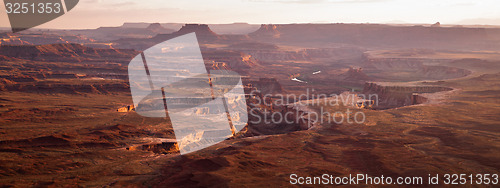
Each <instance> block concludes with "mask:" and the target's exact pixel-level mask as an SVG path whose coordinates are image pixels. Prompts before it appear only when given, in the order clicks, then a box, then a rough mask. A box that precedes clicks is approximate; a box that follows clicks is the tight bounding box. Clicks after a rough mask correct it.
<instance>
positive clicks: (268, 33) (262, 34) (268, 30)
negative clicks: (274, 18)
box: [248, 24, 281, 39]
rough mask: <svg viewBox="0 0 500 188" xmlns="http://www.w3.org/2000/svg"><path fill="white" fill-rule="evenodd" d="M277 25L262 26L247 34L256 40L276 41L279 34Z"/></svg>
mask: <svg viewBox="0 0 500 188" xmlns="http://www.w3.org/2000/svg"><path fill="white" fill-rule="evenodd" d="M278 27H279V26H278V25H274V24H269V25H266V24H262V25H261V26H260V28H259V29H258V30H257V31H255V32H253V33H250V34H248V35H249V36H251V37H258V38H267V39H276V38H280V35H281V33H280V32H279V31H278Z"/></svg>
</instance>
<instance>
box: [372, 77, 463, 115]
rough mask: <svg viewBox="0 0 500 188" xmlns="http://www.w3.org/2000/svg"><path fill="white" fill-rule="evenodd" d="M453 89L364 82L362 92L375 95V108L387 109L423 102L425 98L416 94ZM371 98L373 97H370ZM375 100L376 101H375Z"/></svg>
mask: <svg viewBox="0 0 500 188" xmlns="http://www.w3.org/2000/svg"><path fill="white" fill-rule="evenodd" d="M451 90H453V89H451V88H447V87H438V86H391V85H381V84H377V83H366V84H365V87H364V89H363V94H365V95H366V96H370V95H374V94H376V95H377V98H378V106H375V107H374V108H375V109H387V108H395V107H401V106H409V105H415V104H421V103H425V102H426V101H427V99H425V98H424V97H422V96H419V95H418V94H422V93H436V92H441V91H451ZM372 99H375V97H374V98H372ZM375 102H376V101H375Z"/></svg>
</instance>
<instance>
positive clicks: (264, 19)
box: [0, 0, 500, 29]
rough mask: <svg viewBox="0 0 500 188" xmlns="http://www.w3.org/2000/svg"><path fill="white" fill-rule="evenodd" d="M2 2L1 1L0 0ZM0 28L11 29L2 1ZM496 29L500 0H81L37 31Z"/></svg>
mask: <svg viewBox="0 0 500 188" xmlns="http://www.w3.org/2000/svg"><path fill="white" fill-rule="evenodd" d="M0 1H2V0H0ZM0 7H1V13H0V27H10V25H9V23H8V20H7V15H6V13H5V8H4V7H3V3H2V5H1V6H0ZM437 21H439V22H441V23H442V24H489V25H500V0H80V3H79V4H78V5H77V6H76V7H75V8H74V9H73V10H71V11H70V12H69V13H68V14H66V15H64V16H62V17H60V18H58V19H56V20H53V21H51V22H49V23H46V24H44V25H41V26H39V27H40V28H68V29H71V28H75V29H76V28H97V27H99V26H119V25H121V24H122V23H123V22H162V23H166V22H181V23H233V22H248V23H257V24H261V23H306V22H308V23H309V22H312V23H332V22H333V23H337V22H343V23H367V22H369V23H389V22H390V23H435V22H437Z"/></svg>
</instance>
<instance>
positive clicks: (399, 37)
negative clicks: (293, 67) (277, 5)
mask: <svg viewBox="0 0 500 188" xmlns="http://www.w3.org/2000/svg"><path fill="white" fill-rule="evenodd" d="M249 36H250V37H251V38H252V39H254V40H257V41H261V42H277V43H282V44H290V45H298V44H300V45H314V46H318V45H320V46H332V45H344V46H345V45H350V46H365V47H382V48H429V49H454V50H456V49H464V50H476V49H484V50H498V49H500V28H464V27H437V25H434V26H433V27H427V26H389V25H380V24H286V25H262V26H261V27H260V29H258V30H257V31H255V32H253V33H250V34H249Z"/></svg>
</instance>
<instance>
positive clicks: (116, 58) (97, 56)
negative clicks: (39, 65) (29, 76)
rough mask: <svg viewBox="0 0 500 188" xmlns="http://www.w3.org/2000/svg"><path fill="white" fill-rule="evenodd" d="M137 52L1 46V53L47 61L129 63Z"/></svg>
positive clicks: (69, 46)
mask: <svg viewBox="0 0 500 188" xmlns="http://www.w3.org/2000/svg"><path fill="white" fill-rule="evenodd" d="M137 53H138V52H136V51H135V50H116V49H93V48H89V47H85V46H82V45H80V44H50V45H38V46H26V45H25V46H0V55H4V56H8V57H16V58H18V59H27V60H33V61H46V62H82V61H90V62H91V61H94V62H97V61H100V62H104V61H110V62H127V63H128V61H129V60H130V59H131V58H132V57H133V55H135V54H137Z"/></svg>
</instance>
